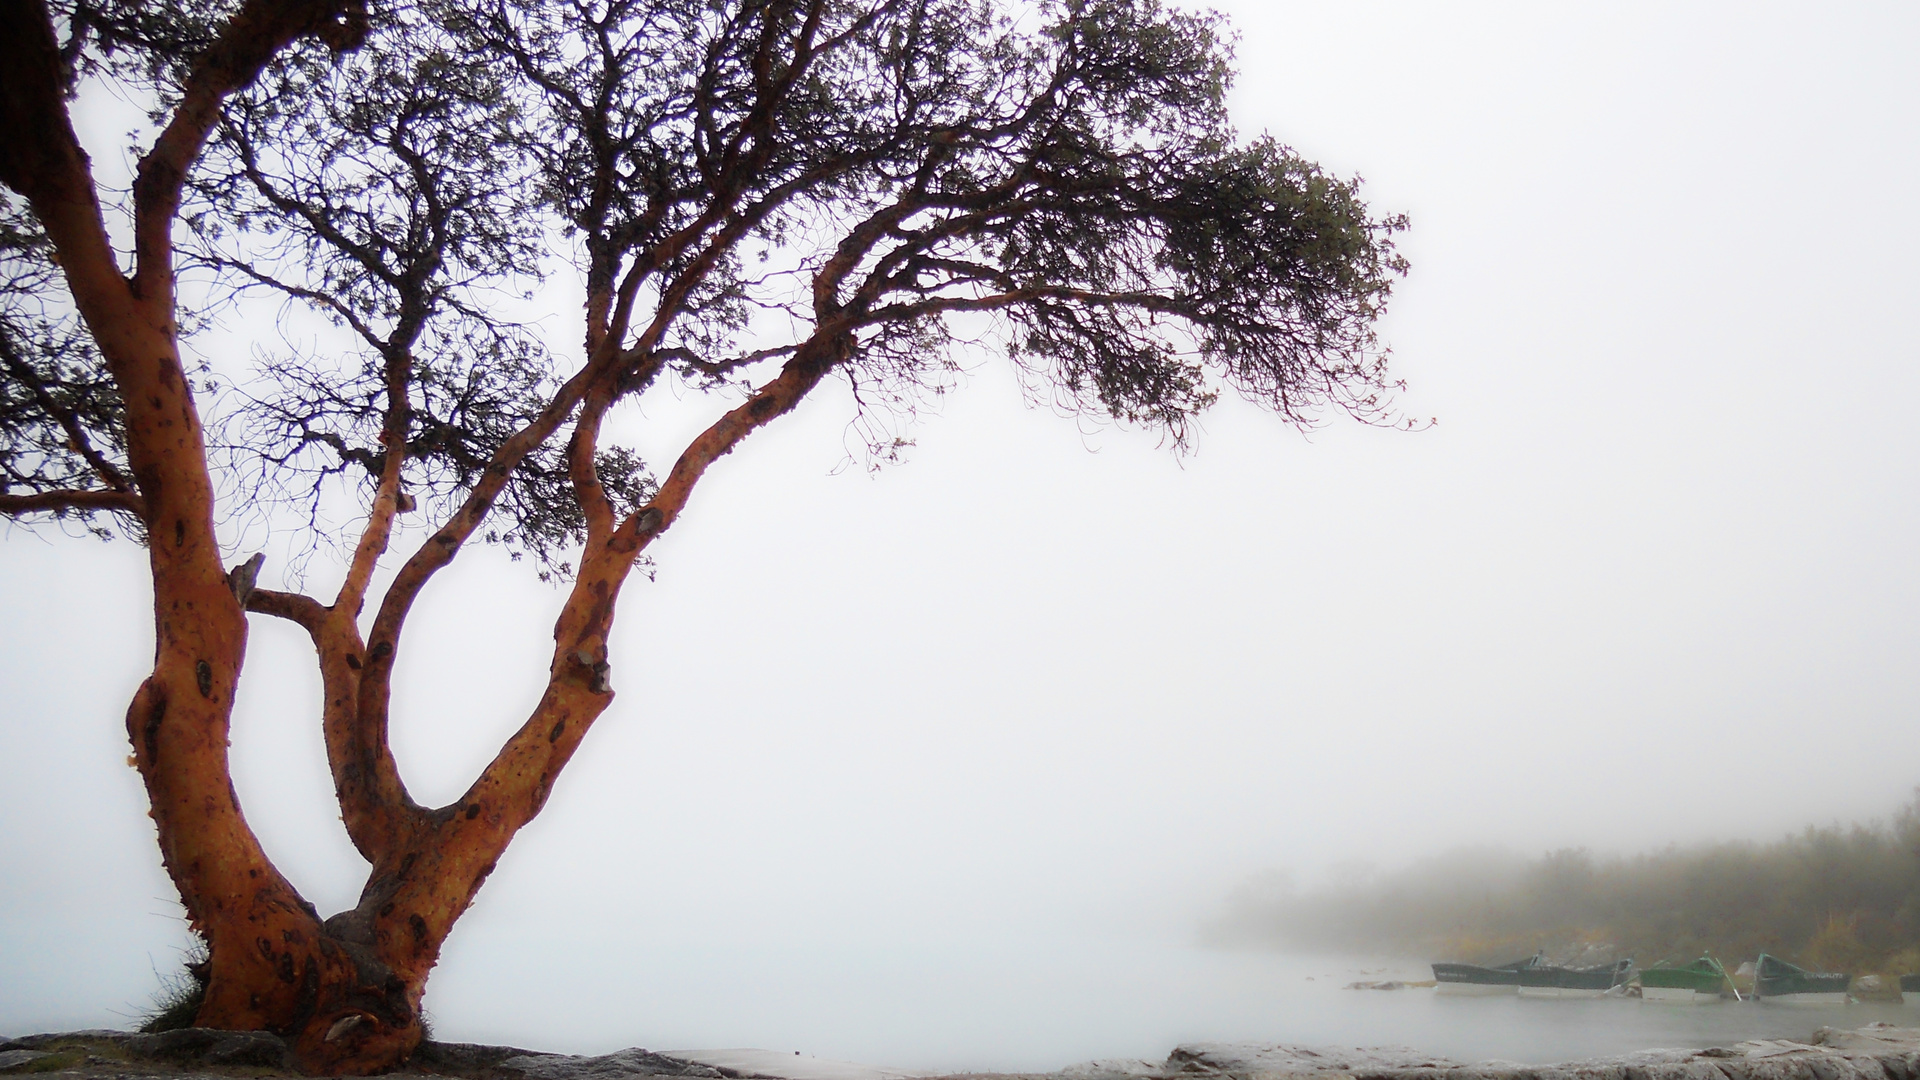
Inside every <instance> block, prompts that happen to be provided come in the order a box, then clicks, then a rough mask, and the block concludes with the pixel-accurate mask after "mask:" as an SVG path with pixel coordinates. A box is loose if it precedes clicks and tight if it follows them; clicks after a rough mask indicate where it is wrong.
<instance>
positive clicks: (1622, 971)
mask: <svg viewBox="0 0 1920 1080" xmlns="http://www.w3.org/2000/svg"><path fill="white" fill-rule="evenodd" d="M1631 970H1633V961H1632V960H1622V961H1620V962H1619V963H1617V964H1607V965H1604V966H1602V967H1590V968H1566V967H1551V966H1548V965H1546V964H1535V965H1534V966H1533V967H1530V968H1526V969H1524V970H1522V971H1520V972H1519V976H1520V980H1519V981H1520V996H1521V997H1537V998H1589V997H1601V996H1603V995H1605V994H1606V992H1607V991H1609V990H1611V989H1613V988H1614V987H1616V986H1618V985H1620V984H1621V983H1623V982H1625V981H1626V979H1627V972H1629V971H1631Z"/></svg>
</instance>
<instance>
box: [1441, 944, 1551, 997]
mask: <svg viewBox="0 0 1920 1080" xmlns="http://www.w3.org/2000/svg"><path fill="white" fill-rule="evenodd" d="M1538 966H1540V954H1539V953H1535V954H1534V955H1532V956H1529V957H1527V958H1526V959H1525V960H1515V961H1513V962H1512V963H1508V964H1500V965H1497V966H1495V967H1481V966H1480V965H1479V964H1435V965H1433V988H1434V993H1437V994H1468V995H1486V994H1511V993H1514V992H1515V991H1516V990H1517V989H1519V986H1520V973H1521V972H1522V971H1525V970H1527V969H1529V968H1535V967H1538Z"/></svg>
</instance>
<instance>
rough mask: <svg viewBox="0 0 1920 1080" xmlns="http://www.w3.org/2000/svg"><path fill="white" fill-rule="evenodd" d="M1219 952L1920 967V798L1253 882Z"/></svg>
mask: <svg viewBox="0 0 1920 1080" xmlns="http://www.w3.org/2000/svg"><path fill="white" fill-rule="evenodd" d="M1206 936H1207V938H1208V940H1209V941H1211V942H1213V943H1215V944H1220V945H1242V946H1244V945H1256V946H1267V947H1303V948H1315V949H1337V950H1343V951H1344V950H1364V951H1369V952H1396V953H1403V954H1406V955H1410V956H1419V957H1426V958H1431V959H1436V960H1438V959H1450V960H1465V961H1470V962H1471V961H1482V962H1484V961H1503V960H1511V959H1513V958H1515V957H1518V956H1524V955H1527V954H1530V953H1532V952H1533V951H1534V950H1535V949H1537V948H1545V949H1548V950H1549V951H1550V952H1552V951H1556V950H1558V951H1566V950H1568V949H1571V948H1573V947H1575V946H1578V945H1581V944H1592V943H1607V944H1612V945H1616V946H1618V947H1619V949H1620V952H1621V954H1622V955H1631V956H1633V957H1635V958H1636V959H1637V960H1639V961H1640V962H1641V963H1642V964H1650V963H1654V962H1658V961H1660V960H1662V959H1667V958H1676V959H1685V958H1690V957H1693V956H1697V955H1699V954H1700V953H1701V952H1703V951H1711V952H1713V953H1714V954H1715V955H1716V956H1720V957H1723V958H1725V959H1727V960H1729V961H1736V960H1743V959H1751V958H1752V957H1753V956H1755V955H1756V954H1758V953H1760V952H1762V951H1766V952H1770V953H1774V954H1776V955H1780V956H1784V957H1786V958H1788V959H1790V960H1794V961H1796V962H1799V963H1801V964H1803V965H1806V966H1811V967H1817V968H1821V969H1824V970H1833V971H1850V972H1853V973H1855V974H1861V973H1865V972H1870V971H1872V972H1880V973H1906V972H1920V797H1917V798H1916V800H1915V801H1914V802H1912V803H1909V804H1908V805H1906V806H1905V807H1902V808H1901V809H1900V810H1899V811H1898V812H1897V813H1895V814H1894V815H1893V817H1892V819H1891V821H1887V822H1874V823H1872V824H1865V825H1852V826H1844V827H1828V828H1808V829H1807V830H1806V831H1804V832H1801V833H1798V834H1795V835H1791V836H1787V837H1783V838H1782V839H1780V840H1777V841H1775V842H1773V843H1769V844H1752V843H1719V844H1707V845H1702V846H1695V847H1668V848H1666V849H1664V850H1661V851H1654V852H1649V853H1645V854H1640V855H1634V856H1631V857H1624V858H1622V857H1606V858H1602V857H1596V856H1594V855H1592V854H1591V853H1589V852H1588V851H1585V850H1583V849H1569V850H1562V851H1554V852H1549V853H1547V854H1545V855H1543V856H1541V857H1539V858H1535V859H1528V858H1523V857H1520V856H1516V855H1512V854H1509V853H1504V852H1498V851H1487V850H1459V851H1453V852H1449V853H1448V854H1445V855H1442V856H1440V857H1438V858H1434V859H1430V860H1427V861H1425V862H1422V863H1419V864H1416V865H1414V866H1411V867H1408V868H1406V869H1404V870H1400V871H1398V872H1393V873H1388V874H1354V875H1349V880H1348V881H1346V882H1345V883H1343V884H1341V885H1338V886H1335V887H1330V888H1325V889H1320V890H1312V891H1300V890H1296V889H1293V888H1291V887H1290V886H1289V885H1288V883H1287V882H1286V881H1285V880H1284V879H1283V878H1277V877H1276V878H1272V879H1266V880H1261V881H1254V882H1249V883H1247V884H1246V885H1245V886H1243V887H1242V888H1241V889H1240V890H1239V891H1238V892H1237V893H1236V894H1235V895H1234V896H1233V897H1232V898H1231V900H1230V902H1229V904H1228V907H1227V910H1226V911H1225V913H1224V914H1222V915H1221V916H1220V917H1219V918H1218V919H1216V920H1214V921H1213V922H1212V923H1211V924H1209V925H1208V927H1207V928H1206Z"/></svg>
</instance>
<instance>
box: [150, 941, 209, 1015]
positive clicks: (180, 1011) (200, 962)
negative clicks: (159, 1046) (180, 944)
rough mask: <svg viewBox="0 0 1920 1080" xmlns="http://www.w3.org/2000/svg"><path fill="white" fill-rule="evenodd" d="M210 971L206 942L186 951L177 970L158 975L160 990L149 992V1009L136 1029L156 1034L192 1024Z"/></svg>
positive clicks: (205, 997)
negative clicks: (168, 974) (167, 974)
mask: <svg viewBox="0 0 1920 1080" xmlns="http://www.w3.org/2000/svg"><path fill="white" fill-rule="evenodd" d="M212 973H213V967H212V965H211V963H210V962H209V961H208V958H207V951H206V946H204V945H202V946H200V947H198V948H196V949H194V950H193V951H192V952H189V953H188V954H187V957H186V964H185V965H184V966H183V967H182V968H181V970H180V971H179V973H177V974H175V975H172V976H169V977H165V978H163V979H161V981H160V990H159V992H157V993H155V994H154V996H153V1011H151V1012H149V1013H148V1014H147V1016H146V1019H144V1020H142V1021H141V1022H140V1031H141V1032H142V1033H144V1034H147V1035H157V1034H159V1033H160V1032H162V1031H178V1030H180V1029H181V1028H190V1027H192V1026H193V1020H194V1017H196V1016H199V1015H200V1004H201V1003H202V1002H204V1001H206V999H207V981H208V980H209V979H210V978H211V977H212Z"/></svg>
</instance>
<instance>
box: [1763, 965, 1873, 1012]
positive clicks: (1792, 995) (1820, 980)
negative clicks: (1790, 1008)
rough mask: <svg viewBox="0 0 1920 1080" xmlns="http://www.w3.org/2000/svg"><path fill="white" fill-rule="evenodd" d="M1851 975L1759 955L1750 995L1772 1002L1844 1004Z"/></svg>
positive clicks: (1784, 1003)
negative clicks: (1808, 968) (1809, 967)
mask: <svg viewBox="0 0 1920 1080" xmlns="http://www.w3.org/2000/svg"><path fill="white" fill-rule="evenodd" d="M1852 983H1853V976H1851V975H1840V974H1836V973H1834V972H1830V971H1808V970H1806V969H1805V968H1799V967H1795V966H1793V965H1792V964H1789V963H1787V962H1786V961H1785V960H1782V959H1780V958H1779V957H1777V956H1768V955H1767V954H1766V953H1761V954H1760V959H1759V960H1756V961H1754V965H1753V996H1754V997H1756V998H1759V999H1760V1000H1761V1001H1763V1002H1767V1003H1771V1004H1774V1005H1845V1004H1846V1003H1847V1001H1848V1000H1849V999H1848V998H1847V987H1848V986H1850V985H1852Z"/></svg>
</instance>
